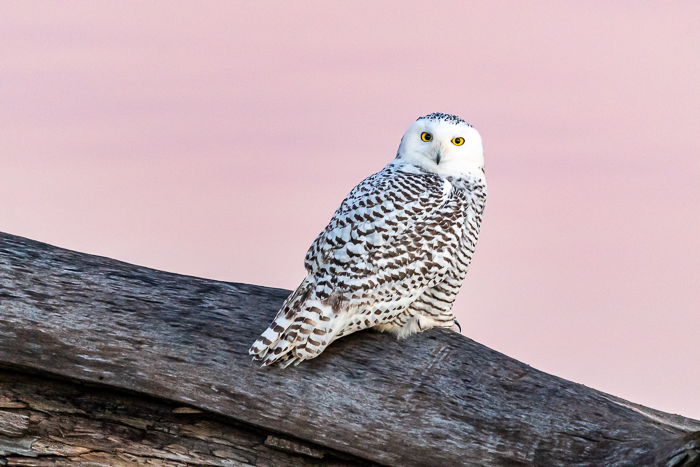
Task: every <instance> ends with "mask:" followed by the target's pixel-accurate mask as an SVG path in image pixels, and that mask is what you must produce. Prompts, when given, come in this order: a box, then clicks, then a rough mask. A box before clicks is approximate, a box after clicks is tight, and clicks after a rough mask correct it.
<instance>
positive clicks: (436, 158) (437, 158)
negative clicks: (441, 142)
mask: <svg viewBox="0 0 700 467" xmlns="http://www.w3.org/2000/svg"><path fill="white" fill-rule="evenodd" d="M440 159H442V150H440V149H438V152H437V155H435V163H436V164H437V165H440Z"/></svg>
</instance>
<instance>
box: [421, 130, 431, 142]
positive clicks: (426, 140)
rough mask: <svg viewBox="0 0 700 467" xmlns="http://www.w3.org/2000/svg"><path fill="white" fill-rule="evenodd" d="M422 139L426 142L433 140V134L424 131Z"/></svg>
mask: <svg viewBox="0 0 700 467" xmlns="http://www.w3.org/2000/svg"><path fill="white" fill-rule="evenodd" d="M420 139H422V140H423V141H425V142H428V141H432V140H433V135H431V134H430V133H428V132H427V131H424V132H423V133H421V134H420Z"/></svg>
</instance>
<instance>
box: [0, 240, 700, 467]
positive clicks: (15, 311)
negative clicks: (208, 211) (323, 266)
mask: <svg viewBox="0 0 700 467" xmlns="http://www.w3.org/2000/svg"><path fill="white" fill-rule="evenodd" d="M287 294H288V291H284V290H279V289H270V288H265V287H259V286H253V285H246V284H235V283H226V282H217V281H212V280H206V279H200V278H196V277H188V276H182V275H177V274H171V273H167V272H162V271H156V270H153V269H148V268H144V267H139V266H134V265H131V264H126V263H123V262H119V261H115V260H112V259H109V258H102V257H97V256H91V255H86V254H82V253H76V252H72V251H68V250H64V249H61V248H56V247H53V246H50V245H46V244H43V243H39V242H35V241H31V240H27V239H24V238H20V237H16V236H12V235H8V234H0V366H2V367H4V368H5V369H6V371H5V372H4V373H3V374H2V380H0V391H2V392H0V465H1V464H2V463H3V462H4V463H8V464H12V465H63V464H62V463H66V462H73V463H76V462H82V463H83V464H85V463H87V462H95V464H93V465H105V464H106V465H115V463H116V462H122V463H125V464H128V463H131V464H138V463H149V462H150V463H154V464H156V465H231V466H238V465H243V466H253V465H260V466H262V465H339V466H340V465H372V464H373V463H374V464H380V465H389V466H399V465H401V466H425V465H440V466H459V465H466V466H481V465H483V466H560V465H561V466H568V465H577V466H657V465H658V466H673V467H681V466H682V467H692V466H700V422H698V421H695V420H691V419H688V418H684V417H681V416H677V415H670V414H665V413H662V412H659V411H656V410H653V409H649V408H646V407H642V406H639V405H636V404H633V403H630V402H627V401H624V400H622V399H619V398H616V397H613V396H610V395H607V394H604V393H601V392H599V391H596V390H594V389H590V388H587V387H585V386H582V385H580V384H576V383H572V382H570V381H566V380H563V379H561V378H557V377H555V376H552V375H548V374H546V373H543V372H541V371H538V370H535V369H533V368H531V367H529V366H528V365H525V364H523V363H520V362H518V361H516V360H514V359H511V358H509V357H507V356H505V355H503V354H500V353H498V352H496V351H494V350H491V349H489V348H487V347H484V346H482V345H480V344H478V343H476V342H474V341H472V340H470V339H468V338H466V337H464V336H462V335H459V334H457V333H454V332H451V331H447V330H441V329H435V330H430V331H426V332H424V333H420V334H418V335H416V336H411V337H410V338H409V339H406V340H403V341H397V340H396V339H394V338H393V337H391V336H388V335H382V334H377V333H373V332H361V333H357V334H354V335H351V336H349V337H346V338H343V339H341V340H339V341H337V342H336V343H334V344H333V345H331V346H330V347H329V348H328V349H327V350H326V351H325V352H324V353H323V354H322V355H321V356H320V357H318V358H316V359H314V360H311V361H308V362H304V363H303V364H301V365H299V366H298V367H290V368H287V369H285V370H282V369H279V368H274V367H273V368H259V367H258V365H257V364H255V363H254V362H252V361H251V360H250V358H249V356H248V355H247V350H248V347H249V346H250V344H251V343H252V342H253V340H254V339H255V338H256V337H257V336H258V335H259V333H260V332H261V331H262V330H264V329H265V327H266V326H267V324H268V323H269V322H270V321H271V319H272V317H273V316H274V314H275V312H276V311H277V309H278V308H279V306H280V304H281V303H282V301H283V300H284V298H285V297H286V296H287ZM8 370H13V371H8ZM17 371H20V372H22V373H25V374H20V373H17ZM47 376H51V378H55V379H50V378H47ZM3 404H4V405H3ZM195 411H201V413H200V412H197V413H195ZM188 417H189V418H188ZM64 427H66V429H64ZM193 427H194V428H193ZM197 427H199V428H197ZM197 430H200V431H197ZM80 433H83V434H80ZM173 451H174V452H173ZM32 456H39V457H32ZM101 456H102V457H101ZM275 456H278V457H275ZM279 456H282V457H279ZM284 456H286V457H284ZM81 459H83V460H81ZM32 462H34V464H32ZM37 462H46V463H45V464H41V463H40V464H37ZM100 463H101V464H100ZM159 463H160V464H159ZM66 465H69V464H66Z"/></svg>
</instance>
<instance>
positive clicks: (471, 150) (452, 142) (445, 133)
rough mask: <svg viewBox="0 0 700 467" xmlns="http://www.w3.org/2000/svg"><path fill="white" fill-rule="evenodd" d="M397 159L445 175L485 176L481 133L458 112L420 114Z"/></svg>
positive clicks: (402, 140)
mask: <svg viewBox="0 0 700 467" xmlns="http://www.w3.org/2000/svg"><path fill="white" fill-rule="evenodd" d="M396 157H397V159H401V160H403V161H405V162H408V163H410V164H412V165H415V166H416V167H420V168H422V169H424V170H427V171H428V172H433V173H437V174H440V175H445V176H461V175H472V176H475V177H479V178H481V177H483V176H484V148H483V146H482V144H481V136H479V132H478V131H476V130H475V129H474V127H472V126H471V125H470V124H468V123H467V122H465V121H464V120H462V119H461V118H459V117H458V116H456V115H450V114H443V113H432V114H430V115H426V116H425V117H420V118H419V119H418V120H416V121H415V122H413V124H411V126H409V127H408V130H406V133H405V134H404V135H403V138H401V144H400V145H399V151H398V152H397V154H396Z"/></svg>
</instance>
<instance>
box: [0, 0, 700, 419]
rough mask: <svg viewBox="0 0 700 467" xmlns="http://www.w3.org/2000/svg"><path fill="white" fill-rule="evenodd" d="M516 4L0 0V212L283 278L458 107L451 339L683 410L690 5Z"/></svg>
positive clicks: (160, 256) (166, 257)
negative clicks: (468, 232)
mask: <svg viewBox="0 0 700 467" xmlns="http://www.w3.org/2000/svg"><path fill="white" fill-rule="evenodd" d="M532 5H533V4H528V5H526V4H525V3H523V2H503V3H499V2H480V3H478V4H476V3H473V4H467V3H466V2H454V3H450V2H401V3H399V2H391V3H382V2H371V3H369V2H365V3H357V2H352V3H350V2H338V1H336V2H320V1H319V2H301V1H296V2H289V3H285V2H274V3H272V2H240V3H234V2H208V3H202V2H179V3H178V2H172V1H167V2H165V1H163V2H149V3H143V2H111V3H106V2H102V3H99V2H82V3H81V2H73V3H72V4H71V3H68V4H67V3H65V2H60V3H56V2H44V3H42V2H33V3H28V2H12V3H10V2H3V3H2V4H0V230H2V231H5V232H9V233H13V234H17V235H22V236H26V237H30V238H33V239H36V240H41V241H45V242H48V243H52V244H55V245H58V246H62V247H66V248H71V249H74V250H79V251H84V252H88V253H94V254H99V255H105V256H110V257H113V258H117V259H121V260H124V261H129V262H132V263H137V264H141V265H146V266H150V267H154V268H158V269H164V270H168V271H174V272H179V273H184V274H192V275H197V276H203V277H208V278H214V279H220V280H226V281H238V282H248V283H256V284H262V285H268V286H274V287H284V288H288V289H290V288H294V287H296V285H297V284H298V282H299V281H300V280H301V278H302V277H303V274H304V271H303V264H302V260H303V256H304V254H305V252H306V249H307V248H308V246H309V245H310V243H311V242H312V240H313V239H314V237H315V236H316V235H317V234H318V232H319V231H320V230H321V229H322V228H323V227H324V226H325V224H326V223H327V221H328V220H329V219H330V216H331V215H332V213H333V211H334V210H335V208H336V207H337V206H338V205H339V204H340V201H341V200H342V199H343V197H344V196H345V195H346V194H347V193H348V191H350V189H351V188H352V187H353V186H354V185H355V184H357V183H358V182H359V181H361V180H362V179H363V178H364V177H366V176H367V175H370V174H371V173H373V172H376V171H377V170H380V169H381V168H382V167H383V166H384V165H385V164H386V163H387V162H389V161H390V160H391V159H392V157H393V155H394V153H395V151H396V148H397V147H398V143H399V140H400V138H401V135H402V134H403V131H404V129H405V128H406V127H407V126H408V125H409V124H410V123H411V122H412V121H413V120H415V119H416V118H417V117H418V116H420V115H424V114H427V113H430V112H434V111H440V112H450V113H455V114H458V115H460V116H462V117H464V118H465V119H466V120H467V121H468V122H470V123H472V124H473V125H474V126H475V127H476V128H477V129H478V130H479V131H480V132H481V135H482V137H483V139H484V146H485V149H486V167H487V175H488V182H489V199H488V203H487V207H486V213H485V220H484V224H483V228H482V235H481V239H480V241H479V245H478V247H477V251H476V255H475V259H474V262H473V265H472V268H471V270H470V272H469V274H468V275H467V280H466V282H465V286H464V288H463V289H462V292H461V294H460V297H459V299H458V301H457V303H456V304H455V308H454V311H455V314H456V315H457V317H458V318H459V320H460V323H461V324H462V329H463V331H464V334H466V335H467V336H469V337H471V338H473V339H475V340H477V341H479V342H481V343H483V344H485V345H487V346H489V347H492V348H494V349H496V350H498V351H500V352H503V353H505V354H507V355H510V356H512V357H514V358H517V359H518V360H521V361H524V362H526V363H528V364H530V365H532V366H534V367H536V368H539V369H541V370H544V371H547V372H550V373H553V374H556V375H558V376H562V377H564V378H567V379H570V380H573V381H576V382H579V383H583V384H586V385H588V386H592V387H595V388H598V389H600V390H603V391H606V392H610V393H613V394H615V395H617V396H620V397H624V398H626V399H630V400H632V401H634V402H638V403H641V404H645V405H649V406H652V407H654V408H657V409H661V410H665V411H668V412H674V413H681V414H683V415H686V416H692V417H695V418H700V397H699V395H700V357H699V355H700V130H699V128H700V4H698V3H697V2H691V1H686V2H682V1H681V2H675V3H673V4H671V3H649V2H648V3H640V2H631V1H629V2H627V1H625V2H597V3H595V2H585V3H581V2H569V3H564V2H538V3H537V4H536V6H532ZM265 324H266V323H265ZM261 326H262V327H261V331H262V329H263V327H264V324H263V323H261Z"/></svg>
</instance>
